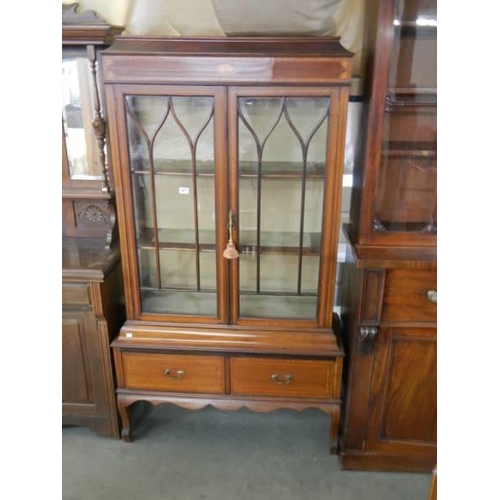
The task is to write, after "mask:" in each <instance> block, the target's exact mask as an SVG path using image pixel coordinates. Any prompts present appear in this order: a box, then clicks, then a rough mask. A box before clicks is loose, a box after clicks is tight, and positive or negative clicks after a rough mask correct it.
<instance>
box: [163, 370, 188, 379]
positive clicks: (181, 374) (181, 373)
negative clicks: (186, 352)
mask: <svg viewBox="0 0 500 500" xmlns="http://www.w3.org/2000/svg"><path fill="white" fill-rule="evenodd" d="M184 373H185V372H184V370H177V371H176V375H171V374H170V368H167V369H166V370H165V371H164V372H163V375H165V377H167V378H169V379H172V380H180V379H181V378H183V377H184Z"/></svg>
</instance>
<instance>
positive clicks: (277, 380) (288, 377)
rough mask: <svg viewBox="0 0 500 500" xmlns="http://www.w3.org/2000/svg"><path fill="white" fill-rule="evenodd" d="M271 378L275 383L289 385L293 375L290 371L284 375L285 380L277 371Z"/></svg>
mask: <svg viewBox="0 0 500 500" xmlns="http://www.w3.org/2000/svg"><path fill="white" fill-rule="evenodd" d="M271 380H272V381H273V382H274V383H275V384H279V385H287V384H290V383H291V382H292V380H293V375H289V374H288V373H287V374H286V375H285V376H284V377H283V380H281V379H280V376H279V375H278V374H277V373H273V374H272V375H271Z"/></svg>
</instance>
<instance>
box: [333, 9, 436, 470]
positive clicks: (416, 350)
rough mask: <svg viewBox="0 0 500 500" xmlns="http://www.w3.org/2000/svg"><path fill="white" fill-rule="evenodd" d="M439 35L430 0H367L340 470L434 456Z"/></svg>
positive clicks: (347, 270) (413, 466) (345, 318)
mask: <svg viewBox="0 0 500 500" xmlns="http://www.w3.org/2000/svg"><path fill="white" fill-rule="evenodd" d="M436 40H437V13H436V1H435V0H374V1H370V2H368V3H367V9H366V40H365V44H364V45H365V46H366V47H367V49H368V61H367V62H368V64H367V75H366V84H367V87H366V91H365V93H364V96H365V98H364V103H363V107H364V109H363V119H362V124H363V131H362V134H361V140H360V141H359V146H360V147H359V150H358V154H357V160H356V162H355V169H354V180H353V192H352V204H351V213H350V222H349V224H347V225H346V227H345V229H346V234H347V237H348V240H349V246H348V252H347V253H348V257H347V262H346V263H345V265H344V266H343V267H344V270H343V280H342V282H343V288H342V294H341V298H340V306H341V308H342V313H341V318H342V324H343V330H344V332H345V337H346V338H345V347H346V351H347V363H346V364H347V369H346V373H345V375H346V378H345V388H346V392H345V402H346V404H345V407H344V411H343V414H342V421H343V425H342V437H341V453H340V460H341V466H342V468H344V469H367V470H406V471H431V470H432V469H433V467H434V466H435V464H436V449H437V441H436V440H437V388H436V381H437V323H436V321H437V274H436V271H437V262H436V241H437V240H436V238H437V203H436V202H437V183H436V181H437V133H436V116H437V85H436V51H437V46H436Z"/></svg>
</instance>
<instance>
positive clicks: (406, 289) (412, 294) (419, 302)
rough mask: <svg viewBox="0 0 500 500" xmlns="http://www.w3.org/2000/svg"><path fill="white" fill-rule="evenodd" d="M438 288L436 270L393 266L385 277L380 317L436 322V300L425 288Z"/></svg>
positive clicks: (383, 318)
mask: <svg viewBox="0 0 500 500" xmlns="http://www.w3.org/2000/svg"><path fill="white" fill-rule="evenodd" d="M431 290H435V291H437V276H436V271H416V270H407V269H392V270H389V271H388V272H387V276H386V280H385V291H384V302H383V306H382V321H384V320H388V321H391V322H433V323H434V322H436V319H437V304H436V303H434V302H432V301H431V300H430V299H429V297H428V292H429V291H431Z"/></svg>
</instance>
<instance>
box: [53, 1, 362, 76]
mask: <svg viewBox="0 0 500 500" xmlns="http://www.w3.org/2000/svg"><path fill="white" fill-rule="evenodd" d="M366 1H369V0H252V1H249V0H80V1H79V2H78V4H79V8H78V11H79V12H81V11H83V10H94V11H96V12H97V13H98V14H99V15H100V16H101V17H102V18H103V19H105V20H106V21H107V22H108V23H110V24H116V25H119V26H124V27H125V31H124V34H128V35H167V36H225V35H233V36H237V35H250V34H251V35H261V36H262V35H268V36H273V35H287V36H302V35H304V36H312V35H338V36H340V37H341V43H342V45H343V46H344V47H345V48H346V49H348V50H350V51H352V52H354V53H355V57H354V61H353V62H354V71H353V74H354V76H360V75H362V73H363V72H362V56H363V47H362V33H363V15H364V5H365V2H366ZM62 3H65V4H67V3H73V2H72V1H67V0H64V1H63V2H62Z"/></svg>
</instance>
